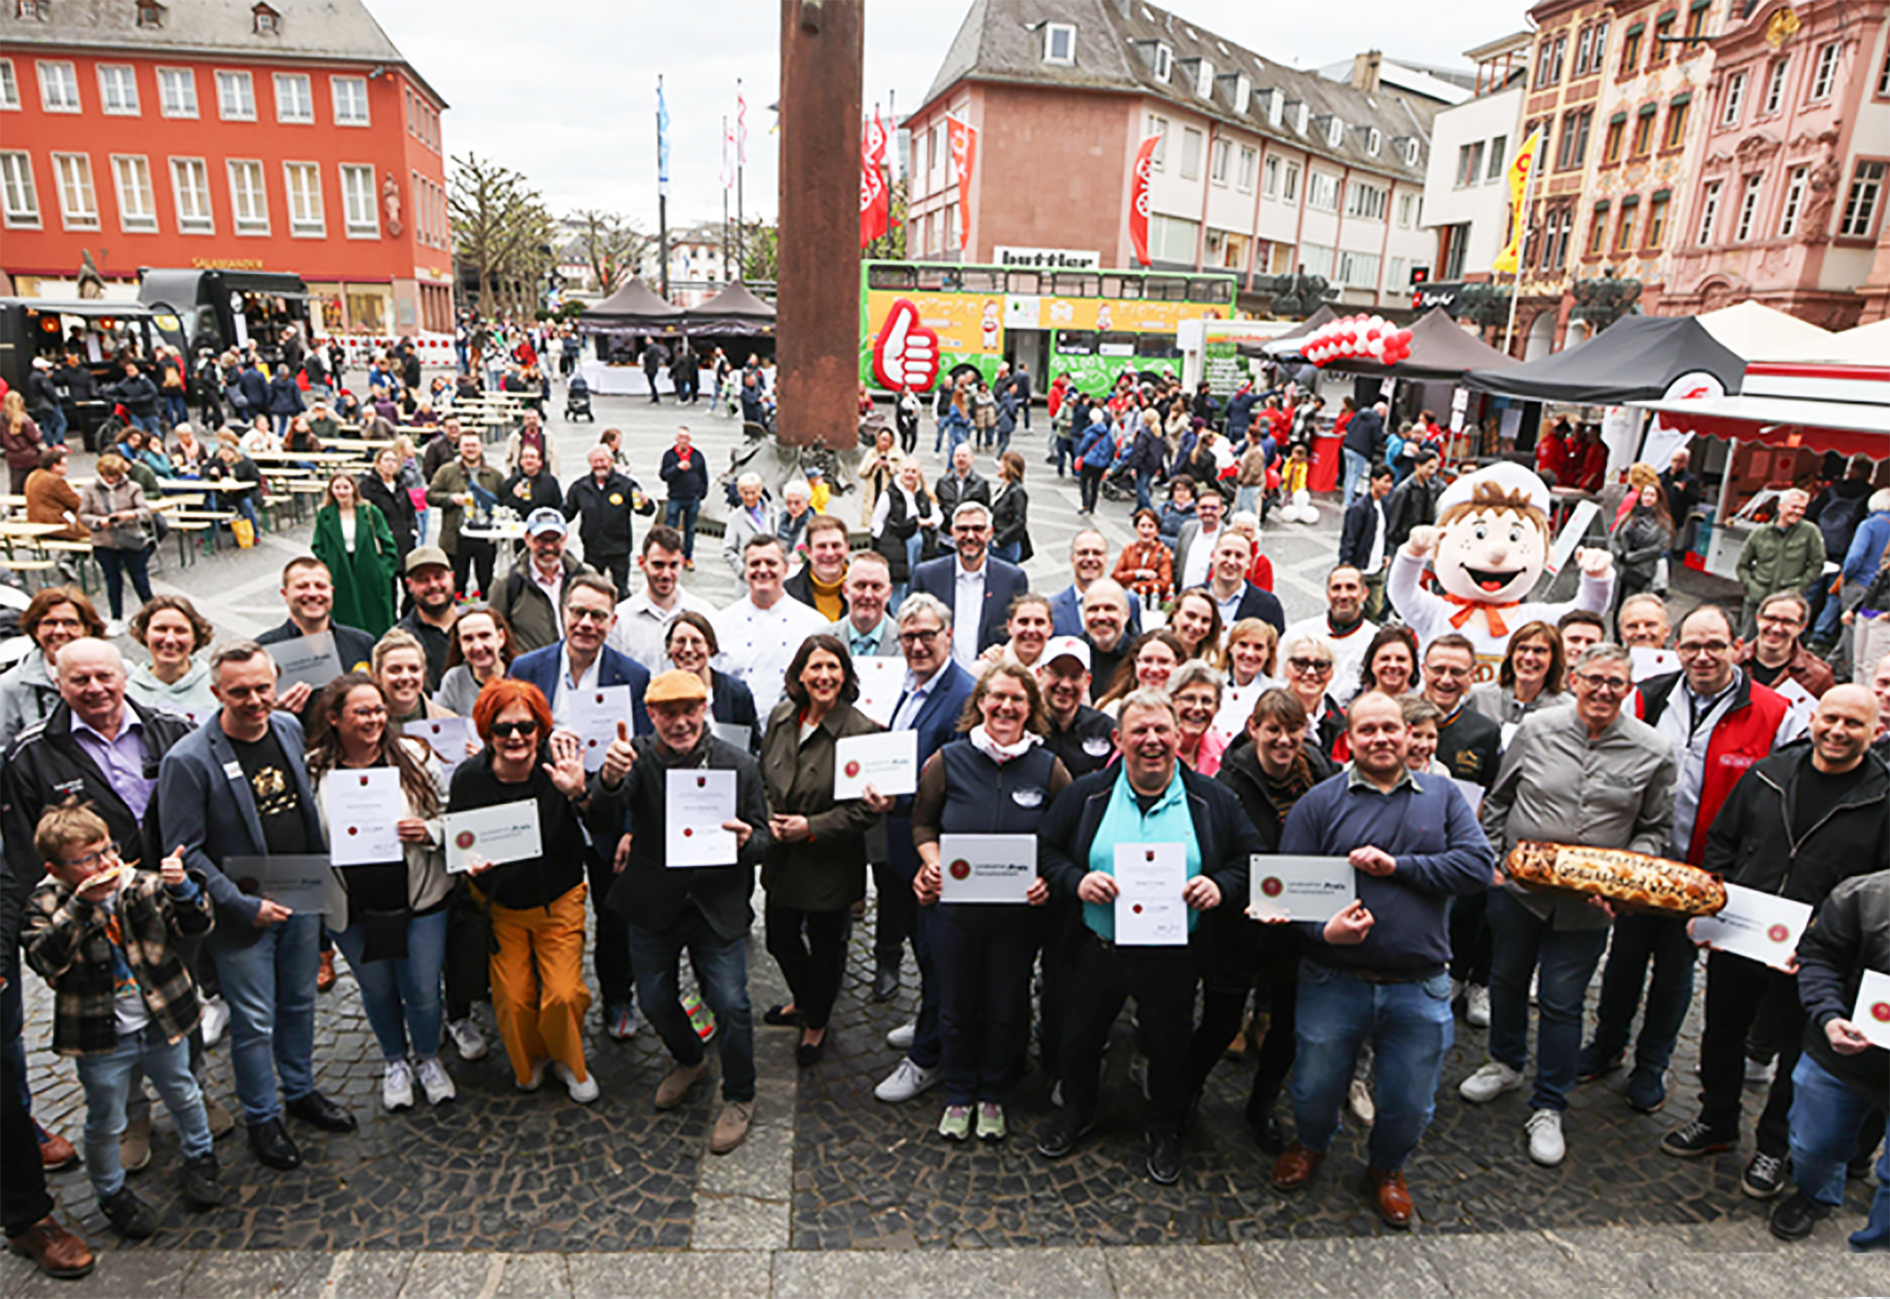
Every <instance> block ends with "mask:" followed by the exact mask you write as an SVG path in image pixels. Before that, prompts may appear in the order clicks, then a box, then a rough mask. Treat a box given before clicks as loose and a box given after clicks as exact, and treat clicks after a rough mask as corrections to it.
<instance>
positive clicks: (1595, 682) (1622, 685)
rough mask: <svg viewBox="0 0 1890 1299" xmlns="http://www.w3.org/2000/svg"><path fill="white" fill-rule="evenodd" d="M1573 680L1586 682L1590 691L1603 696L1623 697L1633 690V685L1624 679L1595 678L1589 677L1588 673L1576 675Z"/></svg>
mask: <svg viewBox="0 0 1890 1299" xmlns="http://www.w3.org/2000/svg"><path fill="white" fill-rule="evenodd" d="M1575 679H1576V680H1577V681H1585V682H1587V683H1588V688H1589V689H1590V690H1595V691H1599V692H1601V693H1603V694H1610V695H1624V694H1626V693H1627V692H1628V691H1630V690H1632V689H1633V688H1634V683H1633V682H1632V681H1629V680H1628V679H1627V678H1626V677H1597V676H1590V675H1589V674H1588V673H1586V672H1583V673H1580V674H1579V675H1577V677H1576V678H1575Z"/></svg>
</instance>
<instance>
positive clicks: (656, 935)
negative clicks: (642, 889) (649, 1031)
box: [630, 907, 755, 1101]
mask: <svg viewBox="0 0 1890 1299" xmlns="http://www.w3.org/2000/svg"><path fill="white" fill-rule="evenodd" d="M685 951H686V952H688V953H689V964H690V966H691V967H693V968H694V970H695V972H696V986H697V987H698V988H700V989H701V991H702V999H703V1000H704V1001H706V1002H708V1003H709V1009H710V1010H712V1011H714V1012H715V1023H716V1035H715V1041H716V1049H717V1050H718V1051H720V1052H721V1054H722V1099H723V1100H727V1101H752V1100H754V1099H755V1018H754V1009H753V1008H752V1007H751V1006H750V1005H749V1004H748V938H747V935H745V934H744V935H740V936H738V937H735V938H723V937H722V936H721V935H719V934H717V933H716V932H715V930H714V929H712V928H710V927H709V922H708V921H707V920H705V919H703V917H702V913H701V912H700V911H698V910H696V909H695V908H694V907H690V908H688V909H686V910H685V911H684V912H683V914H682V915H681V916H679V917H677V918H676V920H675V921H674V922H673V923H672V924H671V925H670V926H669V927H668V928H667V929H645V928H644V927H643V926H642V925H639V924H636V923H635V922H632V923H631V925H630V964H631V966H632V967H633V968H634V969H635V970H636V972H637V997H638V999H639V1000H641V1001H642V1002H643V1017H644V1018H645V1019H647V1020H649V1021H650V1026H651V1027H652V1028H654V1029H655V1030H656V1032H657V1035H658V1036H659V1037H661V1038H662V1039H663V1045H664V1046H666V1047H668V1048H669V1053H670V1055H671V1056H672V1057H674V1059H675V1061H676V1063H677V1064H679V1065H682V1066H684V1067H692V1066H694V1065H697V1064H700V1063H701V1061H702V1057H703V1053H704V1048H703V1045H702V1039H701V1038H700V1037H698V1036H696V1030H695V1028H694V1026H693V1025H691V1024H690V1022H689V1016H688V1015H687V1014H685V1013H684V1012H683V1008H682V1003H681V1002H680V1001H679V1000H678V996H679V992H678V987H677V977H676V966H677V963H678V962H679V961H680V960H681V959H682V954H683V953H684V952H685Z"/></svg>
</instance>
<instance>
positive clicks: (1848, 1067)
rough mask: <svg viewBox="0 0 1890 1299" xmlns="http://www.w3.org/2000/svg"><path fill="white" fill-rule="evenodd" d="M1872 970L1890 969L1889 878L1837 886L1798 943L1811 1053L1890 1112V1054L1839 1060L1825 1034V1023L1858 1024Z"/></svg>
mask: <svg viewBox="0 0 1890 1299" xmlns="http://www.w3.org/2000/svg"><path fill="white" fill-rule="evenodd" d="M1865 970H1890V871H1883V870H1879V871H1877V872H1875V873H1874V874H1870V875H1859V876H1857V877H1855V878H1853V879H1849V880H1846V881H1845V882H1844V883H1842V884H1840V885H1838V886H1837V888H1836V889H1834V890H1833V891H1832V893H1831V896H1830V897H1828V898H1826V899H1825V901H1824V905H1822V906H1820V907H1819V908H1818V911H1817V914H1816V915H1814V916H1812V918H1811V924H1810V925H1809V926H1807V927H1806V929H1805V932H1804V934H1803V935H1801V936H1800V937H1799V939H1798V1000H1799V1001H1800V1002H1801V1003H1802V1004H1803V1005H1804V1008H1805V1054H1806V1055H1808V1056H1810V1057H1811V1058H1812V1059H1813V1060H1816V1061H1817V1062H1818V1066H1819V1067H1820V1068H1822V1069H1823V1070H1825V1071H1826V1072H1827V1073H1829V1074H1831V1075H1832V1076H1833V1077H1835V1078H1837V1079H1839V1080H1840V1081H1842V1082H1843V1083H1845V1084H1846V1085H1847V1086H1849V1087H1851V1088H1853V1089H1854V1090H1855V1091H1857V1092H1858V1093H1859V1094H1860V1095H1863V1096H1866V1097H1869V1098H1870V1101H1871V1103H1872V1104H1874V1105H1875V1106H1876V1107H1877V1108H1878V1109H1879V1110H1884V1109H1890V1051H1886V1050H1884V1049H1883V1048H1882V1047H1880V1046H1873V1047H1868V1048H1866V1049H1864V1050H1862V1051H1860V1052H1858V1053H1857V1054H1856V1055H1839V1054H1838V1053H1837V1052H1836V1051H1834V1050H1832V1049H1831V1039H1830V1038H1828V1037H1826V1036H1825V1035H1824V1026H1825V1025H1826V1024H1828V1023H1830V1022H1831V1021H1832V1020H1834V1019H1849V1018H1850V1017H1851V1011H1852V1009H1853V1008H1854V1007H1855V1006H1856V1005H1857V985H1858V984H1859V983H1861V982H1863V978H1864V971H1865Z"/></svg>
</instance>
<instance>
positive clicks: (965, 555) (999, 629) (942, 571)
mask: <svg viewBox="0 0 1890 1299" xmlns="http://www.w3.org/2000/svg"><path fill="white" fill-rule="evenodd" d="M952 546H953V548H954V549H955V550H957V552H958V553H957V554H956V555H948V556H946V557H945V558H943V559H933V560H928V561H926V562H925V563H923V564H920V565H919V566H918V567H917V568H915V569H913V570H912V593H913V594H914V595H929V596H932V597H933V598H935V599H937V600H939V601H940V602H941V603H943V604H944V606H945V607H946V608H947V609H950V610H951V611H952V624H953V630H952V644H951V655H952V659H953V660H954V661H955V662H956V663H958V665H959V666H960V667H965V668H976V666H977V663H978V655H980V654H982V653H983V652H984V651H985V650H987V649H989V648H991V646H993V645H998V644H1002V643H1003V642H1004V640H1005V638H1006V635H1007V633H1006V632H1005V630H1004V628H1005V624H1006V623H1008V622H1009V621H1010V616H1011V601H1012V600H1015V599H1016V598H1017V597H1018V596H1020V595H1022V594H1023V593H1024V592H1026V591H1028V590H1029V589H1030V580H1029V579H1028V578H1026V577H1025V576H1024V570H1023V569H1021V568H1019V567H1017V566H1016V565H1015V564H1007V563H1005V562H1004V561H1003V560H1001V559H993V558H991V556H990V553H989V552H990V549H991V507H990V506H988V505H985V504H984V503H983V502H982V501H965V502H964V503H963V504H961V505H960V506H959V507H958V508H957V509H956V510H955V511H953V513H952Z"/></svg>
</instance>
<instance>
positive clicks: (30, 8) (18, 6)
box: [13, 0, 52, 23]
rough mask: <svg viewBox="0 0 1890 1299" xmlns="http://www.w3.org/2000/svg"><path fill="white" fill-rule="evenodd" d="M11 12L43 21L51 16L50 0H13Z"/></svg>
mask: <svg viewBox="0 0 1890 1299" xmlns="http://www.w3.org/2000/svg"><path fill="white" fill-rule="evenodd" d="M13 13H14V15H15V16H16V17H19V18H30V19H32V20H33V21H34V22H42V23H43V22H45V21H46V20H47V19H49V18H51V17H52V4H51V3H50V0H14V4H13Z"/></svg>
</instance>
